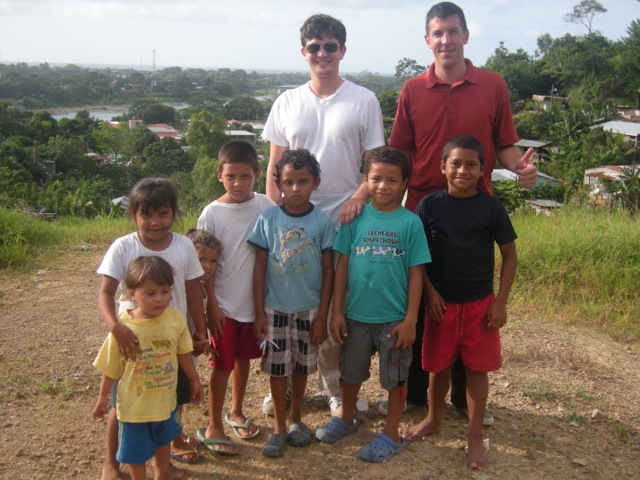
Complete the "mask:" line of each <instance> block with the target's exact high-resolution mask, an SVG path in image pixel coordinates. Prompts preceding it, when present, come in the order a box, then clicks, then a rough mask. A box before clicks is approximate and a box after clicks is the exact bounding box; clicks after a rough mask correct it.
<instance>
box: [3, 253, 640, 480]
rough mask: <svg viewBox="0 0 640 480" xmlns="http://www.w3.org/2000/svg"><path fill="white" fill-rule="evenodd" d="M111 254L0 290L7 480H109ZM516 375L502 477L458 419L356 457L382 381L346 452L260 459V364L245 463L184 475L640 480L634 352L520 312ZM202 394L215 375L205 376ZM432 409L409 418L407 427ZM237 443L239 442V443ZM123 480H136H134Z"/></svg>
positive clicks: (497, 447)
mask: <svg viewBox="0 0 640 480" xmlns="http://www.w3.org/2000/svg"><path fill="white" fill-rule="evenodd" d="M106 248H107V246H106V245H86V244H84V245H79V246H78V247H77V248H76V249H71V250H70V251H68V252H66V253H64V254H63V255H61V256H56V258H51V259H50V260H49V261H47V262H46V263H44V264H43V265H42V266H41V269H40V270H38V271H30V272H27V273H22V274H16V273H11V272H9V273H7V272H2V274H1V275H2V281H1V284H0V322H1V324H2V328H1V329H0V405H1V408H0V451H1V452H2V456H1V457H0V478H6V479H29V480H37V479H85V478H87V479H91V478H96V479H97V478H99V476H100V468H101V464H102V459H103V441H104V425H103V424H102V423H94V422H93V421H92V419H91V410H92V408H93V405H94V403H95V398H96V394H97V391H98V383H99V378H98V375H97V374H96V372H95V371H94V370H93V368H92V366H91V364H92V361H93V359H94V357H95V355H96V353H97V351H98V349H99V347H100V345H101V343H102V341H103V339H104V336H105V335H106V331H105V328H104V326H103V324H102V322H101V320H100V318H99V315H98V311H97V308H96V303H97V293H98V284H99V278H98V276H97V275H96V274H95V273H94V272H95V269H96V267H97V265H98V263H99V262H100V259H101V258H102V255H103V253H104V252H105V250H106ZM503 353H504V368H503V369H502V370H501V371H499V372H497V373H495V374H492V375H491V376H490V383H491V387H490V398H489V402H490V407H491V410H492V411H493V413H494V415H495V418H496V422H495V425H494V426H492V427H490V428H487V429H486V431H485V433H486V436H487V437H488V438H489V440H490V452H489V455H490V460H491V462H492V464H491V466H490V468H489V469H488V470H486V471H483V472H473V471H470V470H468V469H467V468H466V466H465V465H466V463H465V453H464V432H465V427H466V425H465V420H464V419H463V418H462V417H461V416H459V414H458V413H457V412H456V410H455V409H454V408H453V407H448V408H447V410H446V415H445V426H444V429H443V431H442V432H441V433H440V434H438V435H435V436H432V437H429V438H427V439H426V440H423V441H420V442H416V443H414V444H411V445H409V446H408V448H407V450H406V451H405V452H404V453H402V454H401V455H399V456H397V457H395V458H393V459H392V460H391V461H389V462H387V463H384V464H370V463H366V462H363V461H361V460H359V459H358V458H357V457H356V454H357V451H358V449H359V448H360V447H361V446H362V445H364V444H365V443H368V442H369V441H371V439H372V438H373V436H374V434H375V432H377V431H379V430H380V429H381V426H382V424H383V422H384V417H383V416H381V415H380V414H378V411H377V405H376V404H375V402H376V400H377V399H379V398H381V396H382V391H381V390H380V388H379V387H378V385H377V377H376V375H375V374H374V375H373V376H372V379H371V380H370V381H369V382H367V383H366V384H365V385H364V386H363V395H364V396H365V397H366V398H367V399H368V400H369V402H370V405H371V407H370V409H369V411H368V412H360V413H359V414H358V418H359V420H360V421H361V427H360V429H359V430H358V431H357V433H355V434H354V435H351V436H349V437H347V438H345V439H343V440H342V441H340V442H338V443H337V444H334V445H326V444H321V443H318V442H314V443H313V444H312V445H311V446H309V447H306V448H304V449H294V448H292V447H288V448H287V450H286V451H285V454H284V456H283V457H281V458H279V459H269V458H266V457H264V456H262V455H261V453H260V448H261V445H262V443H263V442H264V441H265V440H266V438H267V436H268V434H269V433H270V432H271V431H272V424H271V419H270V418H269V417H267V416H266V415H264V414H263V413H262V411H261V405H262V398H263V396H264V395H265V394H266V393H267V391H268V378H267V377H266V376H265V375H263V374H261V373H259V368H258V364H257V363H256V364H254V365H253V368H252V374H251V377H250V384H249V388H248V398H247V402H246V412H247V413H248V414H249V415H250V416H252V417H253V418H254V420H255V421H256V423H257V424H258V425H260V427H261V429H262V433H261V435H260V436H259V437H258V438H256V439H254V440H252V441H239V443H240V444H241V446H242V454H241V455H239V456H236V457H221V456H215V455H214V454H211V453H208V452H207V453H206V461H205V462H204V463H202V464H200V465H197V466H187V467H183V466H182V465H181V468H184V471H185V474H186V475H185V476H186V477H187V478H191V479H204V478H220V479H246V480H249V479H294V478H301V477H303V478H310V479H347V478H356V479H360V478H362V479H403V480H411V479H415V480H422V479H429V480H432V479H433V480H435V479H458V478H472V479H478V480H488V479H510V480H511V479H541V478H557V479H583V478H589V479H596V478H597V479H618V478H640V436H639V433H638V430H639V428H640V401H639V399H640V368H639V365H640V364H639V360H638V355H639V349H638V345H636V344H629V345H626V344H619V343H616V342H613V341H612V340H610V339H609V338H606V337H603V336H601V335H599V334H596V333H594V332H593V331H587V330H581V329H577V328H572V327H567V326H560V325H559V324H557V323H554V322H551V321H550V319H541V318H536V317H535V316H533V315H532V314H531V313H527V312H517V311H515V312H513V311H512V312H511V319H510V322H509V325H508V326H507V327H505V329H504V330H503ZM199 372H200V375H201V379H202V382H203V384H204V385H206V382H207V378H208V373H209V370H208V367H207V365H206V364H205V362H204V360H202V361H201V362H200V365H199ZM315 383H316V382H315V378H311V379H310V381H309V391H308V394H309V395H308V398H309V399H310V400H309V401H308V402H307V404H306V406H305V408H306V410H305V415H306V416H305V421H306V423H307V424H308V425H309V426H310V428H312V429H315V428H317V427H319V426H320V425H321V424H323V423H325V422H326V421H327V420H328V419H329V412H328V409H327V407H326V406H325V405H324V404H323V403H322V402H317V401H313V400H312V394H313V393H314V390H313V386H315ZM424 413H425V412H424V409H421V410H418V409H413V410H409V411H408V412H407V413H405V415H404V417H403V422H402V423H403V425H405V426H406V425H409V424H411V423H413V422H416V421H418V420H419V419H420V418H421V417H422V415H424ZM206 420H207V412H206V406H204V405H200V406H192V407H189V408H188V410H187V412H186V415H185V420H184V423H185V428H186V430H187V431H188V432H189V433H191V434H193V432H194V431H195V430H196V429H197V428H199V427H203V426H205V425H206ZM228 433H230V434H231V432H228ZM125 478H128V476H126V475H125Z"/></svg>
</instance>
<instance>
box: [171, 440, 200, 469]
mask: <svg viewBox="0 0 640 480" xmlns="http://www.w3.org/2000/svg"><path fill="white" fill-rule="evenodd" d="M193 440H195V438H194V439H193ZM193 443H194V445H195V444H196V442H193ZM171 453H173V454H176V453H179V454H180V456H181V457H182V458H184V459H185V460H187V461H188V462H196V461H197V460H198V458H200V454H199V453H198V452H197V450H195V449H194V447H193V446H192V445H191V444H190V443H189V437H188V436H187V435H184V434H180V435H178V436H177V437H176V438H174V439H173V442H171Z"/></svg>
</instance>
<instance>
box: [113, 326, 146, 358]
mask: <svg viewBox="0 0 640 480" xmlns="http://www.w3.org/2000/svg"><path fill="white" fill-rule="evenodd" d="M111 334H112V335H113V337H114V338H115V339H116V342H118V349H119V350H120V354H121V355H122V356H123V357H124V358H125V360H135V359H136V357H137V356H138V355H140V354H141V353H142V350H140V346H139V345H138V337H136V336H135V335H134V333H133V332H132V331H131V329H130V328H129V327H127V326H125V325H122V324H121V323H118V325H116V326H115V327H113V330H112V331H111Z"/></svg>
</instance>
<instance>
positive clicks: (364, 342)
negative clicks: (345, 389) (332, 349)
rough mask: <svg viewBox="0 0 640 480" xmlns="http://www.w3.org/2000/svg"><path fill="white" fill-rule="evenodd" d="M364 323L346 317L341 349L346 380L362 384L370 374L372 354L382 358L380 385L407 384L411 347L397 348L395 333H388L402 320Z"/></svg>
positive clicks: (386, 387)
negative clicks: (345, 330) (391, 335)
mask: <svg viewBox="0 0 640 480" xmlns="http://www.w3.org/2000/svg"><path fill="white" fill-rule="evenodd" d="M401 322H402V320H399V321H397V322H388V323H363V322H358V321H356V320H351V319H347V336H346V337H344V343H343V344H342V348H341V349H340V374H341V376H342V380H343V381H345V382H347V383H353V384H361V383H364V382H365V381H366V380H368V379H369V377H370V369H371V357H373V355H374V354H375V353H376V352H378V355H379V357H380V385H382V388H384V389H385V390H391V389H393V388H397V387H402V386H403V385H404V384H405V383H407V378H408V376H409V365H411V358H412V354H411V347H409V348H405V349H396V348H395V346H396V342H397V340H398V338H397V337H396V336H394V337H391V338H387V334H388V333H389V332H391V330H393V329H394V328H395V327H396V325H398V324H399V323H401Z"/></svg>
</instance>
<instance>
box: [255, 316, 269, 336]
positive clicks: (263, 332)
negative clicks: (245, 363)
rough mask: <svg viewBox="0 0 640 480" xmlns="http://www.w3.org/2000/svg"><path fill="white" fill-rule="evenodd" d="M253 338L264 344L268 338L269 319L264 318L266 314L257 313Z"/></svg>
mask: <svg viewBox="0 0 640 480" xmlns="http://www.w3.org/2000/svg"><path fill="white" fill-rule="evenodd" d="M253 336H254V337H255V338H256V340H257V341H258V343H260V342H262V341H263V340H264V339H265V337H266V336H267V319H266V318H265V316H264V312H257V313H256V318H255V320H254V321H253Z"/></svg>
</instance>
